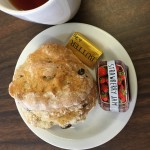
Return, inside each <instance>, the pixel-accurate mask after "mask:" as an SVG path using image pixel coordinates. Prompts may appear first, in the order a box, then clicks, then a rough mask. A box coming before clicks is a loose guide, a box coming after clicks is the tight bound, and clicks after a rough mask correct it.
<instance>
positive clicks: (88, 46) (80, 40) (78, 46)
mask: <svg viewBox="0 0 150 150" xmlns="http://www.w3.org/2000/svg"><path fill="white" fill-rule="evenodd" d="M66 47H67V48H69V49H71V50H72V51H73V53H74V54H75V55H76V56H77V57H78V58H79V59H80V60H81V61H82V62H83V63H84V64H86V65H87V66H89V67H93V66H94V64H95V63H96V61H97V60H98V58H99V57H100V56H101V55H102V53H103V52H102V50H101V49H99V48H97V47H96V46H94V45H93V43H92V42H90V41H89V40H88V39H86V38H85V37H84V36H83V35H82V34H81V33H79V32H75V33H74V34H73V35H72V36H71V38H70V39H69V42H68V43H67V45H66Z"/></svg>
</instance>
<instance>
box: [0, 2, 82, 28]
mask: <svg viewBox="0 0 150 150" xmlns="http://www.w3.org/2000/svg"><path fill="white" fill-rule="evenodd" d="M80 3H81V0H48V1H47V2H46V3H44V4H43V5H41V6H39V7H37V8H34V9H30V10H19V9H17V8H16V7H15V6H14V5H12V3H11V2H10V1H9V0H0V10H1V11H3V12H5V13H7V14H10V15H13V16H15V17H18V18H20V19H23V20H27V21H31V22H36V23H41V24H48V25H55V24H61V23H64V22H67V21H68V20H70V19H71V18H72V17H73V16H74V15H75V14H76V13H77V11H78V9H79V7H80Z"/></svg>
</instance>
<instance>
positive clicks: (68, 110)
mask: <svg viewBox="0 0 150 150" xmlns="http://www.w3.org/2000/svg"><path fill="white" fill-rule="evenodd" d="M9 93H10V95H11V96H12V97H13V98H14V99H15V100H16V101H17V102H18V103H19V104H20V106H21V108H22V112H23V114H24V116H25V119H26V120H27V122H28V123H30V124H32V125H33V126H36V127H40V128H50V127H52V126H53V125H59V126H61V127H63V128H65V127H67V126H70V125H72V124H75V123H77V122H78V121H81V120H84V119H85V118H86V116H87V114H88V112H89V111H90V110H91V109H92V108H93V107H94V106H95V105H96V84H95V81H94V80H93V77H92V75H91V74H90V72H89V71H88V69H87V68H86V66H85V65H84V64H83V63H82V62H81V61H80V60H79V59H78V58H77V57H76V56H75V55H74V54H73V53H72V51H71V50H70V49H67V48H66V47H64V46H62V45H58V44H55V43H49V44H45V45H43V46H41V47H40V48H39V49H38V50H36V51H35V52H34V53H32V54H30V55H29V56H28V58H27V59H26V61H25V62H24V64H23V65H21V66H20V67H19V68H18V69H16V71H15V73H14V76H13V81H12V82H11V83H10V85H9Z"/></svg>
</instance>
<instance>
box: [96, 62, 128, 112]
mask: <svg viewBox="0 0 150 150" xmlns="http://www.w3.org/2000/svg"><path fill="white" fill-rule="evenodd" d="M127 70H128V67H127V66H126V65H125V64H124V63H123V62H122V61H120V60H111V61H99V62H98V67H97V85H98V96H99V103H100V106H101V107H102V108H103V109H104V110H107V111H112V112H125V111H127V110H128V108H129V85H128V74H127Z"/></svg>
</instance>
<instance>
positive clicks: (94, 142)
mask: <svg viewBox="0 0 150 150" xmlns="http://www.w3.org/2000/svg"><path fill="white" fill-rule="evenodd" d="M76 31H78V32H80V33H82V34H83V35H85V36H86V37H87V38H88V39H89V40H91V41H92V42H93V43H94V44H95V45H96V46H97V47H99V48H101V49H102V50H103V52H104V55H103V58H102V59H103V60H112V59H120V60H122V61H123V62H124V63H125V64H126V65H127V66H128V67H129V79H130V90H131V103H130V108H129V110H128V111H127V112H125V113H112V112H107V111H104V110H102V108H100V106H99V105H98V104H97V106H96V108H94V109H93V110H92V111H91V112H90V113H89V115H88V117H87V119H86V121H85V122H84V123H80V124H79V125H78V126H76V128H69V129H61V128H59V127H53V128H51V129H49V130H44V129H40V128H35V127H32V126H31V125H29V124H28V123H27V122H26V121H25V120H24V118H23V116H22V114H21V112H20V110H19V106H18V105H17V104H16V105H17V108H18V110H19V112H20V115H21V116H22V118H23V120H24V121H25V123H26V124H27V126H28V127H29V128H30V129H31V130H32V131H33V132H34V133H35V134H36V135H37V136H38V137H40V138H41V139H43V140H44V141H46V142H47V143H50V144H52V145H55V146H57V147H61V148H65V149H88V148H92V147H96V146H99V145H101V144H103V143H106V142H107V141H109V140H110V139H112V138H113V137H114V136H116V135H117V134H118V133H119V132H120V131H121V130H122V129H123V128H124V126H125V125H126V124H127V122H128V120H129V119H130V117H131V115H132V112H133V110H134V106H135V103H136V98H137V78H136V73H135V69H134V66H133V63H132V61H131V59H130V57H129V55H128V54H127V52H126V50H125V49H124V48H123V46H122V45H121V44H120V43H119V42H118V41H117V40H116V39H115V38H113V37H112V36H111V35H109V34H108V33H106V32H105V31H103V30H101V29H99V28H97V27H94V26H91V25H87V24H81V23H67V24H62V25H57V26H53V27H50V28H48V29H46V30H44V31H43V32H41V33H40V34H38V35H37V36H36V37H34V38H33V39H32V40H31V41H30V42H29V43H28V45H27V46H26V47H25V49H24V50H23V52H22V54H21V55H20V57H19V60H18V62H17V65H16V68H17V67H18V66H19V65H21V64H22V63H23V62H24V60H25V59H26V57H27V56H28V55H29V54H30V53H32V52H33V51H35V50H36V49H37V48H38V47H39V46H40V45H41V44H43V43H45V42H48V41H54V42H57V43H61V44H65V43H66V42H67V41H68V39H69V37H70V36H71V35H72V34H73V33H74V32H76ZM92 73H93V75H94V76H95V72H94V70H92Z"/></svg>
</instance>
